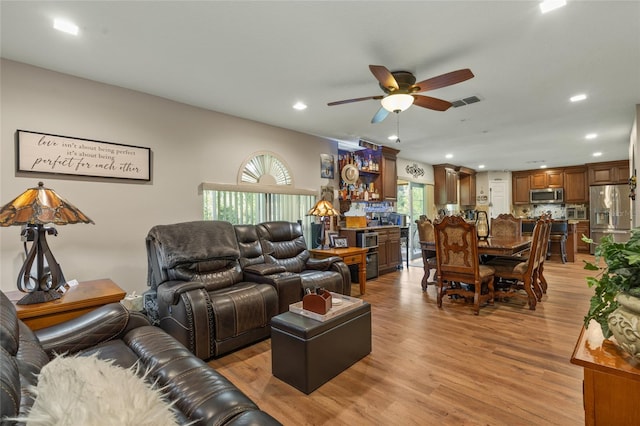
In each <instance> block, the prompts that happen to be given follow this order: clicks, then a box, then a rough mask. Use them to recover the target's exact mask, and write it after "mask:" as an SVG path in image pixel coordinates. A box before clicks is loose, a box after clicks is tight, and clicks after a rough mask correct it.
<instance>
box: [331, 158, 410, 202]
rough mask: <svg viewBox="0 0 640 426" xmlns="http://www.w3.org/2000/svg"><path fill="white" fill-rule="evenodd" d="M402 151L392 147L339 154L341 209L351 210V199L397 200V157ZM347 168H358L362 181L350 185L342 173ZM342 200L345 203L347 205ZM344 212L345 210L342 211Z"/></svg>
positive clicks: (359, 177) (359, 179)
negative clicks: (348, 166)
mask: <svg viewBox="0 0 640 426" xmlns="http://www.w3.org/2000/svg"><path fill="white" fill-rule="evenodd" d="M399 152H400V151H398V150H397V149H393V148H388V147H377V148H376V149H372V148H366V149H362V150H358V151H353V152H351V151H343V150H339V151H338V169H339V174H340V191H339V193H340V201H341V209H342V208H343V207H345V208H346V209H347V210H348V208H349V205H350V200H358V201H373V202H377V201H397V199H398V186H397V185H398V183H397V181H398V171H397V165H396V156H397V154H398V153H399ZM347 165H350V166H351V167H355V168H357V169H358V180H357V182H355V183H347V182H345V181H344V179H343V178H342V170H343V169H344V167H346V166H347ZM342 201H344V202H345V203H344V206H343V203H342ZM341 211H343V210H341Z"/></svg>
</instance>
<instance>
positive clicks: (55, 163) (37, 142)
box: [16, 130, 151, 181]
mask: <svg viewBox="0 0 640 426" xmlns="http://www.w3.org/2000/svg"><path fill="white" fill-rule="evenodd" d="M16 139H17V149H16V157H17V158H16V168H17V171H18V172H35V173H52V174H62V175H75V176H91V177H103V178H117V179H133V180H143V181H150V180H151V149H149V148H142V147H139V146H132V145H124V144H118V143H112V142H102V141H95V140H90V139H80V138H74V137H71V136H60V135H50V134H46V133H39V132H31V131H27V130H18V131H17V132H16Z"/></svg>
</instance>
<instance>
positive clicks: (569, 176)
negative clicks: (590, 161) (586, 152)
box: [564, 166, 589, 204]
mask: <svg viewBox="0 0 640 426" xmlns="http://www.w3.org/2000/svg"><path fill="white" fill-rule="evenodd" d="M587 179H588V177H587V167H586V166H575V167H567V168H565V169H564V202H565V203H574V204H584V203H588V202H589V185H588V181H587Z"/></svg>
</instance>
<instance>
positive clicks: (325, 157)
mask: <svg viewBox="0 0 640 426" xmlns="http://www.w3.org/2000/svg"><path fill="white" fill-rule="evenodd" d="M333 163H334V161H333V155H330V154H320V177H321V178H325V179H333V170H334V168H333Z"/></svg>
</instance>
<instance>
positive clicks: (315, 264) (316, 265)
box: [306, 256, 342, 271]
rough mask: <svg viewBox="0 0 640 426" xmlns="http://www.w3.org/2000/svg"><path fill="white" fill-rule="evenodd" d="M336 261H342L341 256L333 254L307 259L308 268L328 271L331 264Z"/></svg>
mask: <svg viewBox="0 0 640 426" xmlns="http://www.w3.org/2000/svg"><path fill="white" fill-rule="evenodd" d="M336 262H342V258H341V257H340V256H331V257H326V258H324V259H315V258H313V257H310V258H309V260H307V264H306V268H307V269H315V270H317V271H328V270H329V269H330V268H331V265H332V264H334V263H336Z"/></svg>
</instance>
